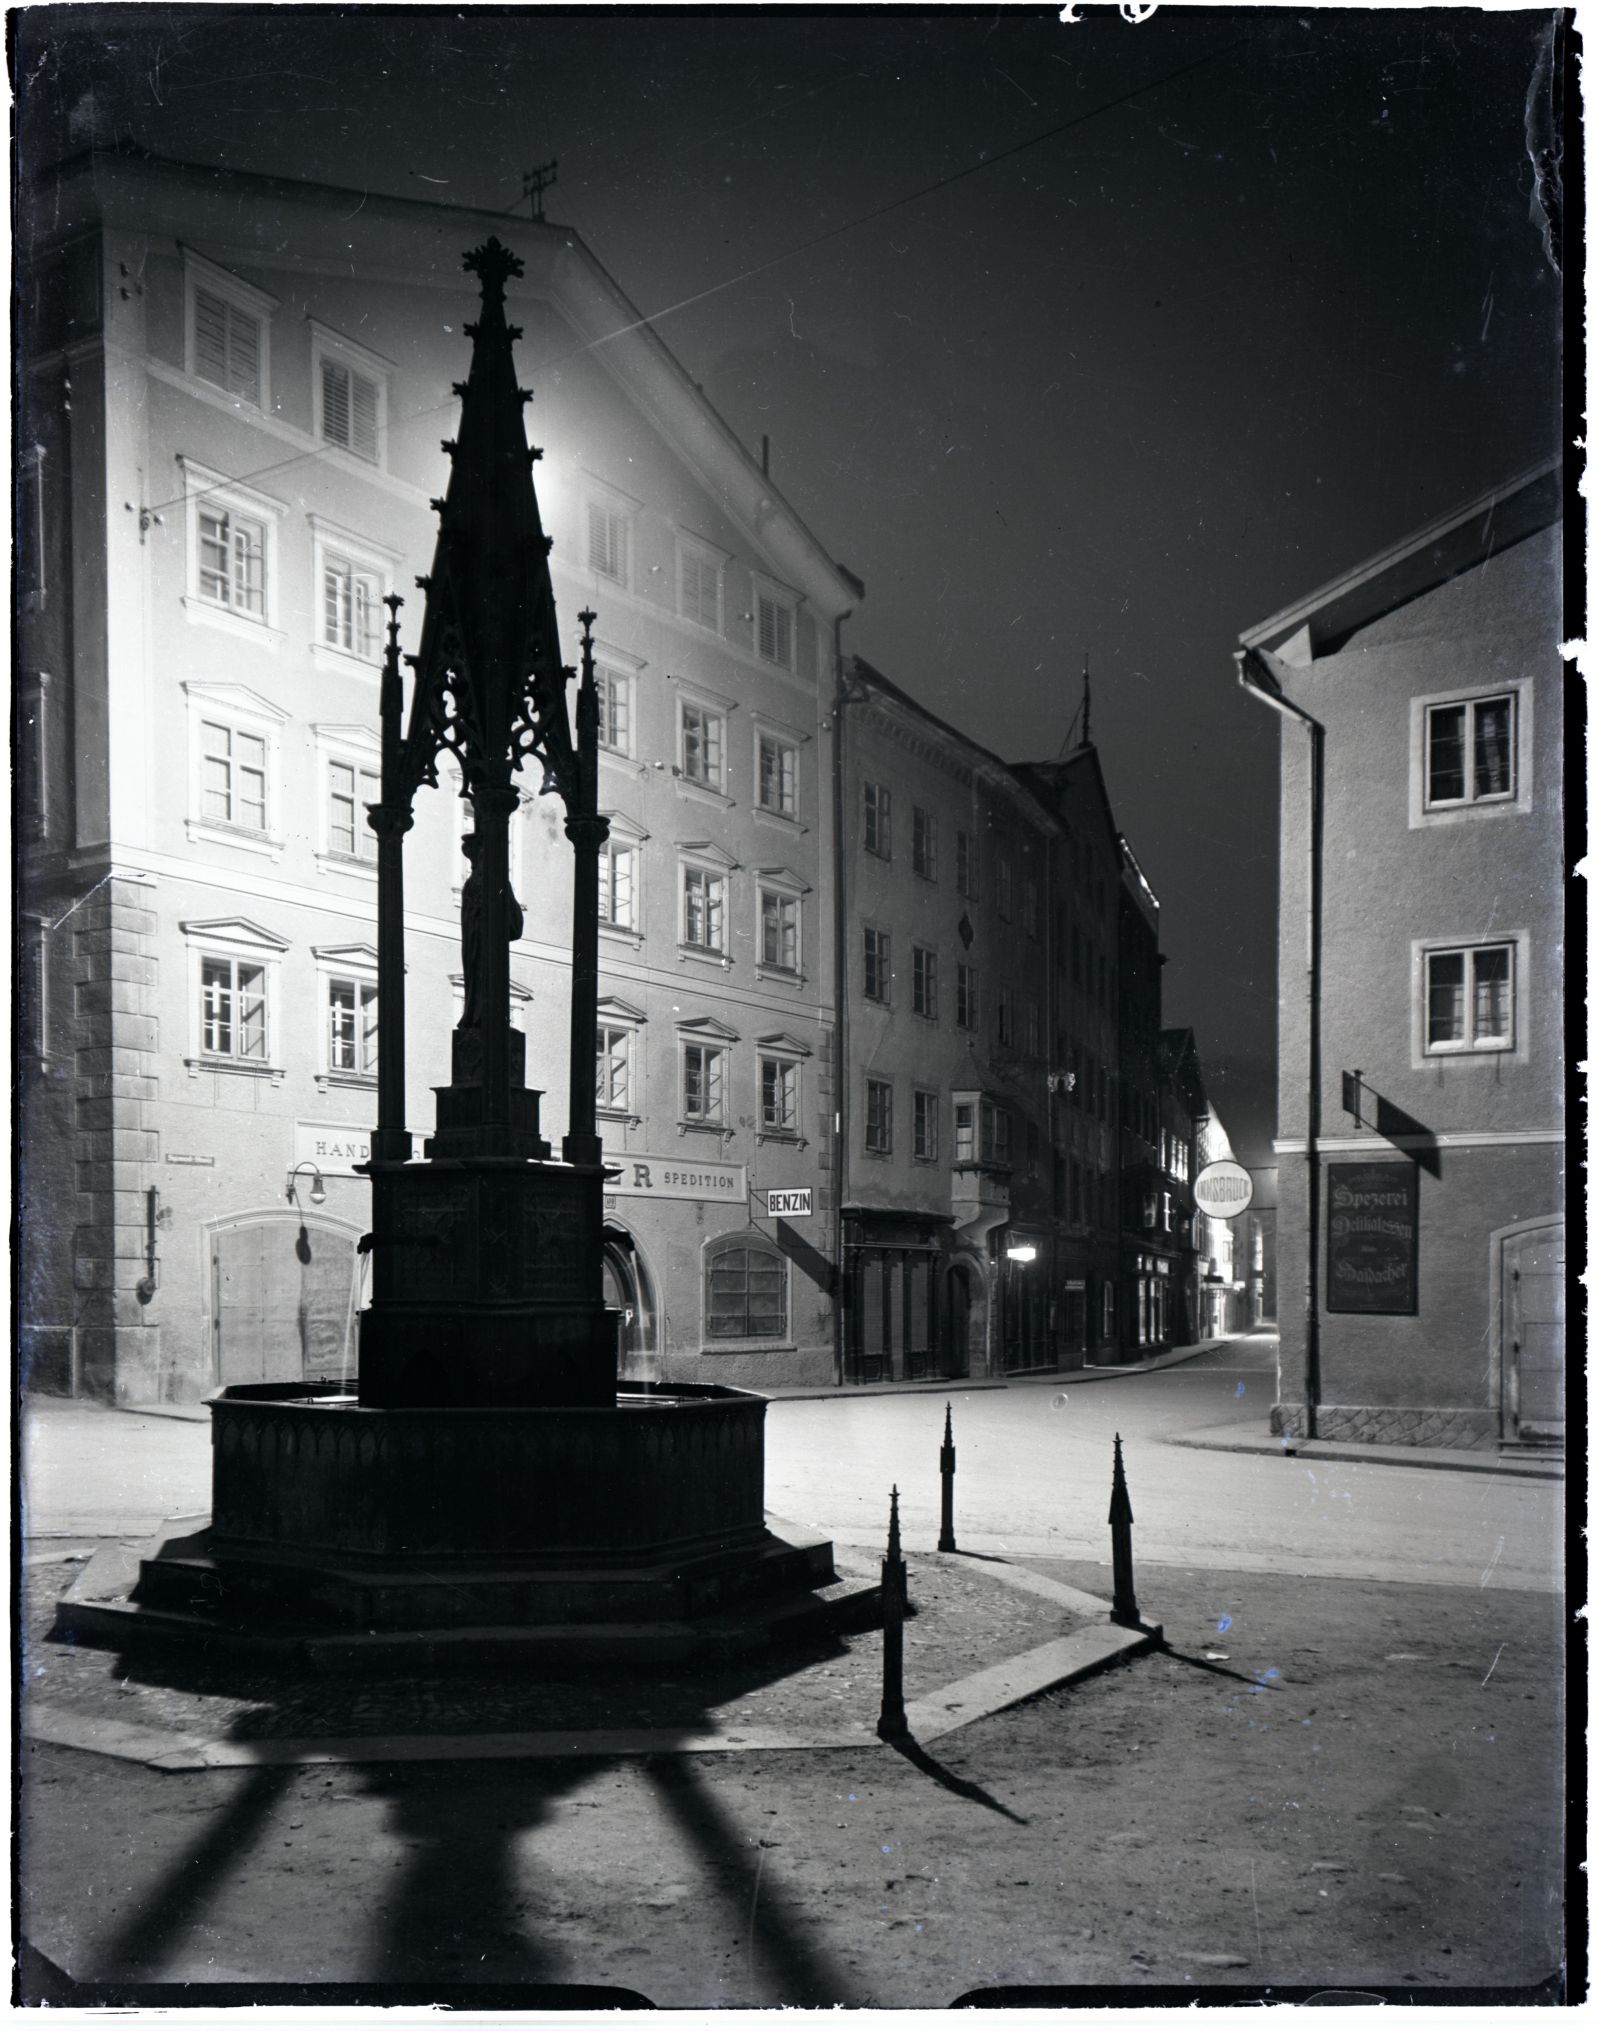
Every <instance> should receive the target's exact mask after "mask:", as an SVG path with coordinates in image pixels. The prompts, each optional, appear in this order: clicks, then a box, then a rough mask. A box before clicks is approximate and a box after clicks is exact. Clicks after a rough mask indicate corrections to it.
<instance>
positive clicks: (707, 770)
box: [678, 699, 724, 790]
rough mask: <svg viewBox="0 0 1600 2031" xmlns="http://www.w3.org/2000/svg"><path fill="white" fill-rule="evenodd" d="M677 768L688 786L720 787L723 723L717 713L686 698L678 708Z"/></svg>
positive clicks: (710, 788)
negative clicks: (691, 784)
mask: <svg viewBox="0 0 1600 2031" xmlns="http://www.w3.org/2000/svg"><path fill="white" fill-rule="evenodd" d="M678 714H679V718H678V766H679V768H680V770H681V771H682V772H683V774H684V775H685V776H687V777H688V779H689V781H690V782H691V783H701V784H703V785H704V786H705V787H706V788H707V789H708V790H720V789H721V788H722V753H723V731H724V721H723V717H722V714H721V713H720V712H713V711H711V710H710V708H709V707H707V706H704V705H692V704H690V702H689V701H688V700H687V699H684V700H682V701H680V703H679V707H678Z"/></svg>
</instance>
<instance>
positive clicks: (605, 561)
mask: <svg viewBox="0 0 1600 2031" xmlns="http://www.w3.org/2000/svg"><path fill="white" fill-rule="evenodd" d="M589 569H590V570H591V571H598V572H599V574H600V576H601V577H602V578H611V579H615V580H616V582H617V584H618V585H623V584H626V582H627V577H628V524H627V518H626V517H625V516H624V515H621V514H619V513H618V511H617V510H616V509H615V508H608V507H607V506H606V505H605V504H604V502H602V501H591V502H590V503H589Z"/></svg>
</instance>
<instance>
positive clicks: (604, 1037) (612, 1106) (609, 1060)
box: [594, 1023, 633, 1114]
mask: <svg viewBox="0 0 1600 2031" xmlns="http://www.w3.org/2000/svg"><path fill="white" fill-rule="evenodd" d="M594 1104H595V1106H596V1107H597V1108H598V1109H599V1110H600V1112H601V1113H602V1114H631V1113H632V1112H633V1031H632V1030H631V1029H625V1028H622V1027H621V1026H618V1025H613V1024H611V1023H598V1024H596V1026H595V1033H594Z"/></svg>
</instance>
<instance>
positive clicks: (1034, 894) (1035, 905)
mask: <svg viewBox="0 0 1600 2031" xmlns="http://www.w3.org/2000/svg"><path fill="white" fill-rule="evenodd" d="M1022 928H1023V930H1024V931H1026V932H1027V934H1028V936H1029V937H1030V938H1037V937H1038V935H1039V884H1038V882H1037V881H1035V880H1034V878H1033V876H1032V875H1031V874H1029V875H1024V876H1023V878H1022Z"/></svg>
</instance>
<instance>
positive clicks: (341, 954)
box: [311, 944, 378, 1088]
mask: <svg viewBox="0 0 1600 2031" xmlns="http://www.w3.org/2000/svg"><path fill="white" fill-rule="evenodd" d="M311 956H312V958H313V959H314V960H315V961H316V966H317V1026H318V1033H319V1041H318V1044H317V1072H316V1079H317V1085H318V1086H319V1087H321V1088H326V1087H329V1086H356V1087H375V1086H376V1085H377V1083H378V1040H377V1033H376V1028H374V1032H373V1038H372V1063H371V1068H370V1070H366V1071H363V1070H362V1069H361V1067H360V1066H359V1064H358V1065H356V1066H354V1067H350V1066H343V1065H336V1064H335V1063H334V1062H333V988H334V983H335V981H350V982H353V983H354V984H355V987H356V990H357V1002H356V1011H357V1017H358V1036H357V1051H358V1055H359V1051H360V1038H359V1015H360V1008H361V993H362V990H363V989H370V990H371V992H372V995H373V1008H374V1011H376V1007H377V1000H376V997H377V989H378V951H377V947H376V946H375V945H368V944H359V945H314V946H312V948H311Z"/></svg>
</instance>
